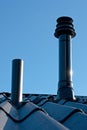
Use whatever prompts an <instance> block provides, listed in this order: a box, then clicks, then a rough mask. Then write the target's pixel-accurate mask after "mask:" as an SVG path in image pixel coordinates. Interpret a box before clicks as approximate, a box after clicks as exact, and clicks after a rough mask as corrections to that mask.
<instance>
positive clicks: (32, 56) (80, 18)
mask: <svg viewBox="0 0 87 130" xmlns="http://www.w3.org/2000/svg"><path fill="white" fill-rule="evenodd" d="M86 12H87V1H86V0H83V1H79V0H76V1H75V0H73V1H70V0H66V1H65V0H64V1H61V0H55V1H54V0H44V1H41V0H37V1H35V0H0V61H1V62H0V92H3V91H8V92H10V91H11V68H12V63H11V62H12V59H15V58H21V59H23V60H24V83H23V92H25V93H48V94H56V93H57V84H58V64H59V63H58V39H56V38H55V37H54V35H53V34H54V31H55V27H56V19H57V18H58V17H60V16H70V17H72V18H73V20H74V26H75V30H76V33H77V35H76V37H75V38H74V39H73V41H72V42H73V87H74V92H75V95H87V91H86V90H87V43H86V42H87V40H86V38H87V31H86V30H87V16H86Z"/></svg>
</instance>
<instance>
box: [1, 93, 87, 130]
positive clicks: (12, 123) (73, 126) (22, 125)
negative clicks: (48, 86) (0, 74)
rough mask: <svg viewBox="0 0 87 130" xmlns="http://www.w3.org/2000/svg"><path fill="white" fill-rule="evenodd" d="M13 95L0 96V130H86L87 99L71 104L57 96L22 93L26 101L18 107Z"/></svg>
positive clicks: (3, 94)
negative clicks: (14, 102)
mask: <svg viewBox="0 0 87 130" xmlns="http://www.w3.org/2000/svg"><path fill="white" fill-rule="evenodd" d="M10 96H11V95H10V93H1V94H0V117H1V118H0V130H3V129H4V130H8V129H13V130H22V129H23V130H28V129H29V130H44V129H45V130H49V129H50V130H54V129H55V130H68V129H70V130H82V129H84V130H87V104H86V100H87V98H86V97H77V99H78V100H75V101H69V100H59V99H58V96H57V95H45V94H23V102H22V103H21V104H20V106H19V107H15V105H14V104H13V103H12V101H11V97H10ZM81 99H82V100H81ZM83 99H85V100H83Z"/></svg>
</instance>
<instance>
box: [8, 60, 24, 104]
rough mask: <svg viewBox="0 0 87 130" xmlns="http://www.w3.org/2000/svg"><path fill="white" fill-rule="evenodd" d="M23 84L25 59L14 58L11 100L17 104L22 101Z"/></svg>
mask: <svg viewBox="0 0 87 130" xmlns="http://www.w3.org/2000/svg"><path fill="white" fill-rule="evenodd" d="M22 86H23V60H21V59H14V60H13V61H12V90H11V100H12V102H13V104H14V105H15V106H18V105H19V104H20V103H21V102H22Z"/></svg>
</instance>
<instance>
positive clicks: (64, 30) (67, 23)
mask: <svg viewBox="0 0 87 130" xmlns="http://www.w3.org/2000/svg"><path fill="white" fill-rule="evenodd" d="M72 23H73V20H72V18H70V17H60V18H58V19H57V26H56V30H55V33H54V35H55V37H56V38H59V83H58V96H59V98H60V99H71V100H74V99H75V97H74V91H73V83H72V38H73V37H74V36H75V35H76V33H75V30H74V27H73V24H72Z"/></svg>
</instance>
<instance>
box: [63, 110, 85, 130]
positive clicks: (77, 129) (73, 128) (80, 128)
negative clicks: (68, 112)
mask: <svg viewBox="0 0 87 130" xmlns="http://www.w3.org/2000/svg"><path fill="white" fill-rule="evenodd" d="M63 125H64V126H66V127H68V128H69V129H70V130H87V115H86V114H84V113H80V112H77V113H74V114H73V115H72V116H71V117H70V118H68V119H67V120H66V121H65V122H64V123H63Z"/></svg>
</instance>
